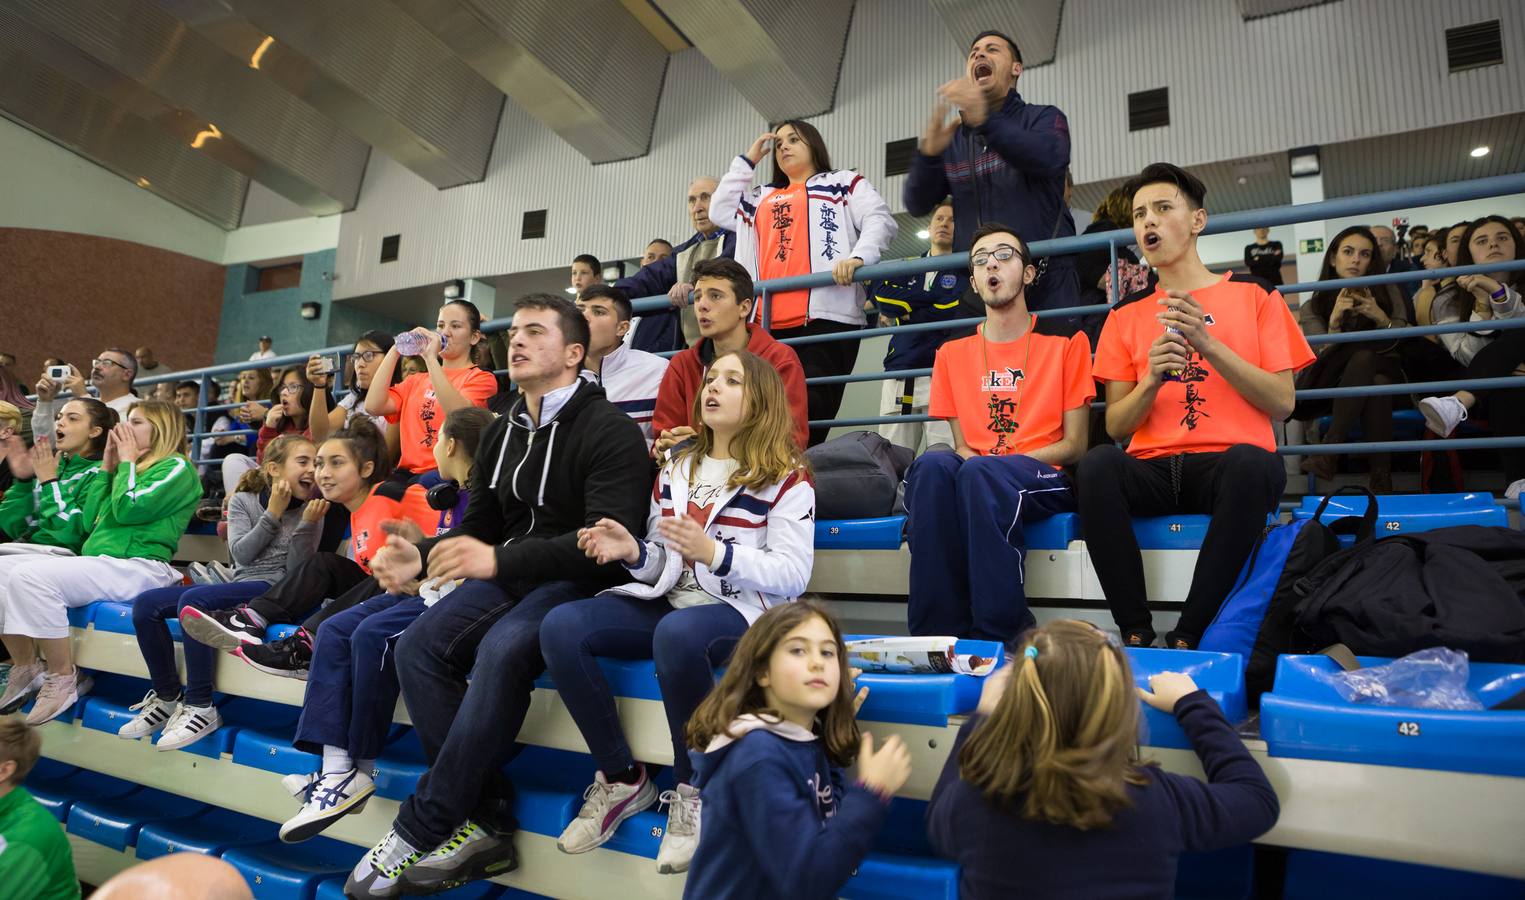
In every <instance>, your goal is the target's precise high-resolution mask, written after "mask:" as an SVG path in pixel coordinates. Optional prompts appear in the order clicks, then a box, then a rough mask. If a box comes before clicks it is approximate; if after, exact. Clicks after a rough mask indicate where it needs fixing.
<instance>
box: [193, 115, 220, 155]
mask: <svg viewBox="0 0 1525 900" xmlns="http://www.w3.org/2000/svg"><path fill="white" fill-rule="evenodd" d="M209 138H210V139H211V140H214V141H220V140H222V132H221V131H220V130H219V129H218V128H217V126H216V125H213V124H212V123H210V122H208V123H207V127H206V130H205V131H198V132H196V136H195V137H194V138H192V139H191V149H192V150H200V149H201V145H202V144H205V143H206V142H207V140H208V139H209Z"/></svg>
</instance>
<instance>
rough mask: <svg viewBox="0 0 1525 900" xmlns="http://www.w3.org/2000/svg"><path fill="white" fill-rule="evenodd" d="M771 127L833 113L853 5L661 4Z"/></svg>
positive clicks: (793, 0) (829, 1)
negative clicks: (787, 121) (784, 122)
mask: <svg viewBox="0 0 1525 900" xmlns="http://www.w3.org/2000/svg"><path fill="white" fill-rule="evenodd" d="M658 6H660V8H661V10H662V12H664V13H666V14H667V16H668V18H670V19H671V20H672V21H673V24H675V25H677V27H678V28H679V29H681V30H682V31H683V34H684V35H685V36H687V37H688V39H689V40H690V41H692V42H693V44H694V46H695V47H698V48H699V51H700V52H701V53H703V54H704V56H705V58H706V59H708V60H709V61H710V64H711V65H713V66H714V67H715V68H716V69H717V70H719V72H720V74H722V75H723V76H725V78H726V80H728V81H730V82H731V84H732V85H733V86H734V87H735V88H736V90H737V91H739V92H740V93H741V95H742V96H743V97H746V98H747V102H748V103H750V104H751V105H752V108H753V109H756V110H757V111H758V112H760V113H762V115H763V118H765V119H767V121H769V122H780V121H783V120H784V119H803V118H806V117H809V116H814V115H819V114H820V113H823V112H826V111H828V110H830V109H831V108H832V105H833V103H834V102H835V99H836V93H837V77H838V75H839V74H840V73H841V70H842V55H843V51H844V50H845V49H846V47H847V27H848V24H849V23H850V22H851V21H852V13H853V4H852V0H658Z"/></svg>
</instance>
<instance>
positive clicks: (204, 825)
mask: <svg viewBox="0 0 1525 900" xmlns="http://www.w3.org/2000/svg"><path fill="white" fill-rule="evenodd" d="M277 830H278V826H277V825H276V824H275V823H274V822H267V821H265V820H264V819H256V818H254V817H253V816H245V815H242V814H240V813H236V812H233V811H232V810H227V809H209V810H207V811H206V812H203V813H201V814H200V815H197V816H192V817H190V818H186V819H172V820H170V821H167V822H148V823H145V824H144V825H143V828H142V830H141V831H139V832H138V843H137V848H138V849H137V857H138V859H153V858H154V857H156V856H168V855H169V854H171V853H200V854H203V855H207V856H221V855H222V854H223V853H224V852H226V851H227V850H229V849H230V848H233V847H248V846H252V845H254V844H263V843H268V842H270V841H273V840H275V839H276V832H277Z"/></svg>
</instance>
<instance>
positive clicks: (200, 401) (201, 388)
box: [191, 372, 212, 465]
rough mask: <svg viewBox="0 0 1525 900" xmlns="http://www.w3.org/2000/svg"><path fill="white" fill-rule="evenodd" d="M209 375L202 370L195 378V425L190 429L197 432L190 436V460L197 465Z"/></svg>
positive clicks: (199, 457) (203, 429)
mask: <svg viewBox="0 0 1525 900" xmlns="http://www.w3.org/2000/svg"><path fill="white" fill-rule="evenodd" d="M211 377H212V376H210V375H208V374H206V373H204V372H203V373H202V375H201V377H200V378H198V379H196V381H197V387H196V418H195V419H194V421H195V423H196V425H195V427H194V428H193V429H192V430H193V431H194V432H195V433H196V434H197V437H193V438H191V462H193V463H197V464H198V465H199V464H200V463H201V437H200V435H202V434H204V433H205V432H206V430H207V427H206V426H207V380H208V379H209V378H211Z"/></svg>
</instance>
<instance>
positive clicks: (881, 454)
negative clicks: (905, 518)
mask: <svg viewBox="0 0 1525 900" xmlns="http://www.w3.org/2000/svg"><path fill="white" fill-rule="evenodd" d="M914 457H915V453H914V452H913V451H911V450H908V449H906V448H905V447H897V446H896V445H894V444H892V443H890V442H889V441H887V440H885V439H884V438H883V437H882V436H880V435H878V434H875V433H874V432H872V431H854V432H851V433H849V434H844V435H842V436H841V437H838V438H832V439H831V440H829V441H827V442H826V443H824V444H817V445H816V446H814V447H811V448H810V449H809V450H806V451H805V458H806V459H808V460H809V461H810V468H811V469H812V470H814V472H815V514H816V518H817V519H867V518H874V517H878V516H890V515H896V514H898V513H901V512H904V511H905V510H904V508H903V506H902V504H901V502H900V495H899V490H900V482H901V481H902V480H903V479H904V478H905V470H906V469H908V468H910V465H911V460H912V459H913V458H914Z"/></svg>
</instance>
